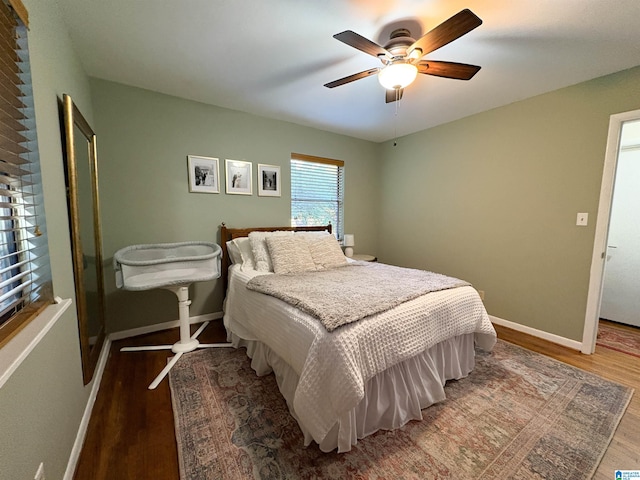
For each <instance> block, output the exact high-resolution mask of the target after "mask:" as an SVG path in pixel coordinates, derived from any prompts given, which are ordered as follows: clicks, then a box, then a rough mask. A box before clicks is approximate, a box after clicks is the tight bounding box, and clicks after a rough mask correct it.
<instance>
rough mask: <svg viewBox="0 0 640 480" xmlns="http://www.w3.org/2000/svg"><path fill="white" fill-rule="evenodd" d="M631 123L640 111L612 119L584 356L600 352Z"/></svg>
mask: <svg viewBox="0 0 640 480" xmlns="http://www.w3.org/2000/svg"><path fill="white" fill-rule="evenodd" d="M631 120H640V110H633V111H630V112H624V113H616V114H614V115H611V116H610V117H609V134H608V136H607V149H606V152H605V158H604V169H603V172H602V184H601V186H600V201H599V203H598V216H597V220H596V231H595V237H594V241H593V255H592V257H591V272H590V276H589V291H588V294H587V311H586V314H585V321H584V330H583V333H582V348H581V351H582V353H586V354H592V353H593V352H594V351H595V349H596V337H597V335H598V321H599V320H600V318H599V317H600V303H601V302H602V287H603V283H604V282H603V280H604V265H605V258H606V255H607V239H608V236H609V221H610V219H611V202H612V199H613V189H614V185H615V178H616V168H617V166H618V153H619V151H620V137H621V134H622V124H623V123H624V122H628V121H631Z"/></svg>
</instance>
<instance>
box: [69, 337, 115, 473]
mask: <svg viewBox="0 0 640 480" xmlns="http://www.w3.org/2000/svg"><path fill="white" fill-rule="evenodd" d="M109 350H111V340H110V339H109V338H107V339H106V340H105V341H104V343H103V344H102V350H101V351H100V356H99V357H98V363H97V364H96V369H95V370H94V372H93V382H92V384H91V392H90V393H89V399H88V400H87V405H86V406H85V408H84V413H83V415H82V420H81V421H80V426H79V427H78V433H77V434H76V440H75V442H74V443H73V448H72V449H71V455H70V456H69V461H68V462H67V470H66V471H65V472H64V480H73V474H74V473H75V471H76V466H77V465H78V459H79V458H80V452H81V451H82V446H83V445H84V438H85V436H86V435H87V428H88V427H89V420H90V419H91V413H92V412H93V405H94V404H95V402H96V398H97V396H98V390H100V383H101V382H102V375H103V374H104V369H105V367H106V366H107V359H108V358H109Z"/></svg>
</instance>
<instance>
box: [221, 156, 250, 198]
mask: <svg viewBox="0 0 640 480" xmlns="http://www.w3.org/2000/svg"><path fill="white" fill-rule="evenodd" d="M225 169H226V171H227V193H232V194H236V195H253V190H252V185H253V181H252V179H251V175H252V170H253V164H252V163H251V162H245V161H242V160H229V159H226V160H225Z"/></svg>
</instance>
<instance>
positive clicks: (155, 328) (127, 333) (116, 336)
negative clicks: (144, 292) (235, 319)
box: [109, 312, 223, 341]
mask: <svg viewBox="0 0 640 480" xmlns="http://www.w3.org/2000/svg"><path fill="white" fill-rule="evenodd" d="M222 315H223V313H222V312H215V313H207V314H205V315H197V316H195V317H190V318H189V323H202V322H206V321H208V320H217V319H219V318H222ZM179 326H180V320H173V321H171V322H164V323H156V324H153V325H147V326H145V327H138V328H132V329H130V330H122V331H120V332H113V333H110V334H109V339H110V340H111V341H115V340H122V339H123V338H130V337H135V336H138V335H144V334H146V333H154V332H159V331H161V330H168V329H170V328H176V327H179Z"/></svg>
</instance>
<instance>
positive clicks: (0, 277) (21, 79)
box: [0, 0, 52, 345]
mask: <svg viewBox="0 0 640 480" xmlns="http://www.w3.org/2000/svg"><path fill="white" fill-rule="evenodd" d="M14 4H15V5H16V6H17V7H18V9H17V10H18V12H19V13H20V17H19V16H18V14H17V13H16V11H15V10H14V9H13V8H12V5H14ZM20 18H23V19H25V21H26V19H27V16H26V10H25V9H24V7H23V6H22V5H21V3H20V2H17V1H16V0H11V5H10V3H9V2H8V0H0V80H1V81H0V345H2V344H3V343H5V342H6V341H7V340H8V338H9V337H10V336H11V335H13V334H14V333H15V332H16V331H17V330H18V329H19V328H20V326H22V325H23V324H25V323H26V322H27V321H28V320H29V319H30V318H31V317H33V316H34V314H35V313H36V312H37V311H38V310H39V309H40V308H41V307H42V306H44V305H45V304H47V303H50V302H51V300H52V292H51V270H50V266H49V249H48V244H47V236H46V224H45V217H44V206H43V195H42V177H41V174H40V158H39V155H38V144H37V137H36V126H35V111H34V107H33V93H32V89H31V74H30V66H29V53H28V45H27V28H26V26H25V24H24V22H23V20H21V19H20Z"/></svg>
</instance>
